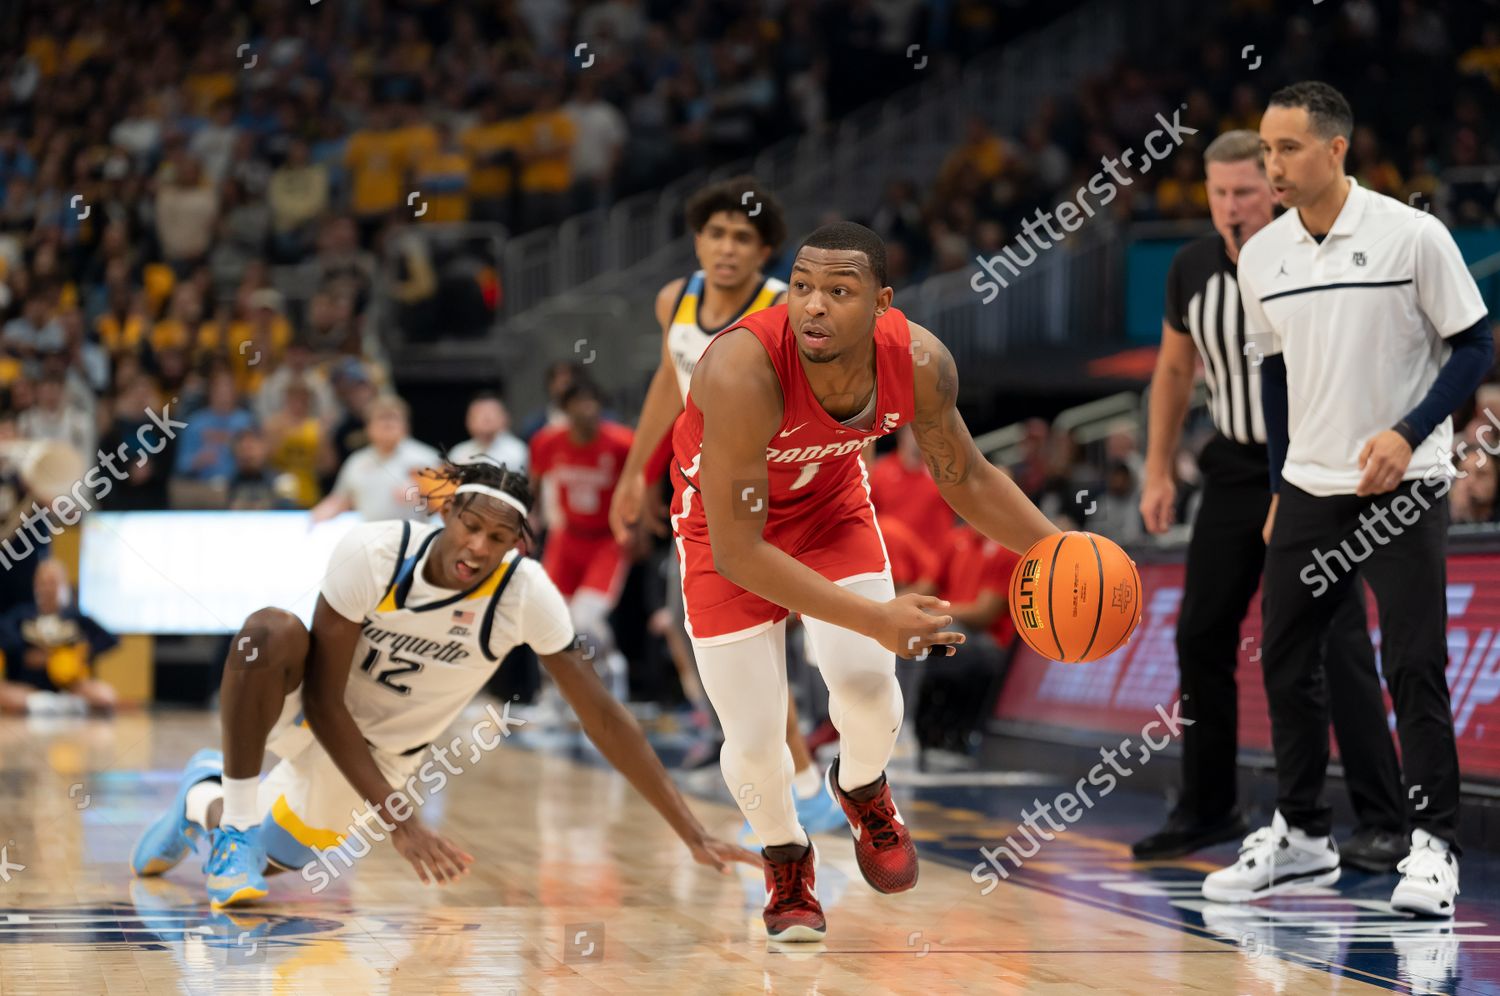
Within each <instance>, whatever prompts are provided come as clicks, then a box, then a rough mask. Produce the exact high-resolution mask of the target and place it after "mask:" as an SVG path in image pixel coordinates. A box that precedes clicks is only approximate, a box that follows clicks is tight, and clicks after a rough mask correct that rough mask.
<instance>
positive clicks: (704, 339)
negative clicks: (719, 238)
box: [667, 270, 786, 398]
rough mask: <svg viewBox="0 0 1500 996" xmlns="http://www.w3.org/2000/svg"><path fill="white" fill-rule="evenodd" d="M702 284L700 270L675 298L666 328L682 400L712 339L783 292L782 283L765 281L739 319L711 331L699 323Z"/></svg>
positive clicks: (738, 316) (784, 287) (668, 345)
mask: <svg viewBox="0 0 1500 996" xmlns="http://www.w3.org/2000/svg"><path fill="white" fill-rule="evenodd" d="M703 281H704V278H703V271H702V270H698V271H697V272H696V273H694V274H693V275H692V276H691V277H689V278H688V282H687V284H686V286H684V287H683V288H682V294H681V295H680V296H679V297H678V298H677V307H676V308H674V309H673V311H672V324H671V325H668V326H667V350H668V352H670V353H671V354H672V365H673V367H674V368H675V369H676V370H677V386H678V388H680V389H681V391H682V396H683V398H686V397H687V394H688V385H689V384H691V383H692V380H693V368H694V367H696V366H697V365H698V360H699V358H700V357H702V356H703V351H704V350H705V349H707V348H708V344H709V343H710V342H711V341H713V337H714V336H716V335H718V334H719V333H720V332H722V331H723V330H724V329H727V328H729V326H731V325H733V324H734V323H735V322H737V321H739V320H740V319H741V318H744V317H745V316H746V315H749V314H752V313H754V312H757V311H760V310H761V309H763V308H769V307H770V306H771V303H772V302H773V301H775V300H776V298H777V296H778V295H780V294H781V292H782V291H784V290H786V283H785V282H784V281H781V280H777V279H776V278H775V277H766V278H765V279H764V280H762V281H761V283H760V286H759V287H757V288H756V289H755V290H754V291H753V292H752V293H751V295H750V299H749V300H748V301H746V302H745V307H744V308H742V309H740V313H739V314H738V315H735V316H734V318H733V319H732V320H730V321H728V322H726V323H724V325H723V326H722V328H717V329H713V330H712V331H710V330H708V329H705V328H704V327H703V326H702V325H700V324H699V323H698V305H699V302H701V301H702V299H703Z"/></svg>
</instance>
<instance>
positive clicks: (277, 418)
mask: <svg viewBox="0 0 1500 996" xmlns="http://www.w3.org/2000/svg"><path fill="white" fill-rule="evenodd" d="M265 433H266V442H267V443H268V444H269V446H270V450H271V466H272V467H274V468H275V469H276V470H277V471H279V472H280V473H283V474H289V475H291V477H292V478H293V479H294V480H295V481H296V482H297V489H296V501H297V506H298V507H299V508H312V507H313V506H314V505H316V504H317V503H318V499H320V498H322V497H323V492H322V489H321V488H319V487H318V476H319V474H320V473H324V474H331V473H333V471H334V469H335V468H334V466H333V449H332V447H331V446H330V445H329V442H328V439H327V427H326V426H325V425H324V423H323V422H321V421H320V420H319V419H318V417H317V416H316V415H315V414H314V413H313V410H312V391H311V389H310V388H309V387H308V385H307V384H305V383H303V382H301V381H294V382H292V383H291V384H288V385H287V389H286V393H285V395H284V399H283V404H282V407H281V408H280V409H279V410H278V411H277V412H276V413H275V414H273V415H272V416H271V417H270V418H268V419H266V423H265Z"/></svg>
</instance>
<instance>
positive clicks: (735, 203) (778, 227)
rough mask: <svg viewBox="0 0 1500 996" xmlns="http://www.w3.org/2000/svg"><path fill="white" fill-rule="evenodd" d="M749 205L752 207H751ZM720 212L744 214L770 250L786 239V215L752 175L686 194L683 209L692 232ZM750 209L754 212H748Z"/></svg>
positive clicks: (770, 194)
mask: <svg viewBox="0 0 1500 996" xmlns="http://www.w3.org/2000/svg"><path fill="white" fill-rule="evenodd" d="M752 204H753V205H755V206H754V207H751V206H750V205H752ZM757 208H758V209H759V210H756V209H757ZM720 211H729V212H731V213H734V214H742V215H744V216H745V218H746V219H747V220H748V221H749V222H750V224H751V225H753V226H754V227H755V231H756V233H757V234H759V235H760V240H761V241H762V242H764V243H765V244H766V245H768V246H770V247H771V252H773V253H774V252H776V251H777V250H779V249H780V248H781V243H782V242H784V241H785V240H786V215H785V213H784V212H783V211H782V210H781V202H780V201H778V200H777V199H776V197H775V195H774V194H772V193H771V192H770V191H769V190H766V189H765V188H764V187H762V186H761V185H760V183H759V182H758V181H757V180H756V179H755V177H753V176H749V175H743V176H731V177H730V178H729V179H727V180H720V181H719V182H718V183H711V184H709V185H708V186H706V187H704V188H703V189H701V190H699V191H697V192H696V193H694V194H693V196H692V197H689V198H688V202H687V207H686V209H685V210H684V212H683V214H684V216H685V217H686V219H687V226H688V231H690V232H692V233H694V234H697V233H698V232H701V231H703V226H705V225H707V224H708V219H710V218H712V217H713V216H714V215H716V214H718V213H719V212H720ZM752 211H754V212H755V213H754V214H751V212H752Z"/></svg>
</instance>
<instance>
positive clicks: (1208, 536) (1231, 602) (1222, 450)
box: [1177, 435, 1406, 833]
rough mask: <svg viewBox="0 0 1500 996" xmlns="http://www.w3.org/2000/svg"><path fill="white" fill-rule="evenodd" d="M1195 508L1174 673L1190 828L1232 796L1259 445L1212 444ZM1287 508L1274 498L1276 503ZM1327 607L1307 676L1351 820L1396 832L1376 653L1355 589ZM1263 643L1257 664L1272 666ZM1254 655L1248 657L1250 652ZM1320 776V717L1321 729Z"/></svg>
mask: <svg viewBox="0 0 1500 996" xmlns="http://www.w3.org/2000/svg"><path fill="white" fill-rule="evenodd" d="M1199 466H1200V468H1201V469H1202V471H1203V479H1204V491H1203V501H1202V503H1201V505H1200V506H1199V509H1198V516H1197V518H1196V520H1195V521H1194V523H1193V535H1192V540H1191V541H1190V543H1189V545H1188V554H1187V576H1186V579H1185V581H1184V585H1183V597H1182V610H1181V613H1180V614H1179V616H1178V621H1177V666H1178V670H1179V672H1180V674H1181V683H1182V693H1181V694H1182V714H1183V715H1184V716H1185V717H1187V718H1189V719H1192V720H1194V724H1193V725H1192V726H1187V727H1184V728H1183V731H1182V740H1183V743H1182V783H1183V791H1182V800H1181V802H1180V803H1179V804H1178V811H1179V812H1180V813H1182V814H1184V815H1186V816H1189V817H1191V818H1193V820H1194V822H1197V823H1211V822H1214V821H1216V820H1218V819H1220V818H1222V817H1223V816H1225V815H1226V814H1227V813H1228V812H1229V811H1230V810H1231V809H1232V808H1233V807H1234V806H1235V804H1236V802H1237V801H1238V798H1239V794H1238V784H1237V774H1238V768H1237V767H1236V763H1235V761H1236V754H1237V749H1238V747H1239V734H1238V723H1239V690H1238V686H1237V684H1236V681H1235V671H1236V669H1237V667H1238V664H1239V654H1240V652H1241V651H1240V646H1239V643H1240V624H1241V623H1242V622H1243V621H1244V619H1245V614H1246V612H1248V611H1249V608H1250V599H1251V598H1252V597H1253V596H1254V595H1255V589H1256V588H1257V587H1258V586H1259V585H1260V581H1261V567H1262V564H1263V562H1264V560H1265V556H1266V549H1265V545H1264V544H1263V543H1262V541H1261V535H1260V534H1261V529H1262V527H1263V526H1264V525H1265V522H1266V512H1267V510H1268V509H1269V508H1270V504H1271V495H1270V491H1269V490H1268V483H1267V482H1268V479H1269V478H1268V472H1267V466H1266V450H1265V447H1264V446H1257V445H1247V444H1244V443H1237V442H1235V441H1234V440H1232V439H1229V438H1228V437H1226V436H1223V435H1215V436H1214V438H1213V439H1211V440H1210V441H1209V443H1208V445H1207V446H1205V447H1204V449H1203V453H1202V454H1201V455H1200V457H1199ZM1284 503H1285V500H1284V499H1283V504H1284ZM1327 605H1328V606H1329V607H1330V608H1332V609H1333V610H1334V611H1335V617H1334V622H1333V626H1332V627H1331V628H1330V629H1329V631H1328V633H1327V637H1328V639H1327V643H1326V646H1322V645H1321V643H1315V644H1314V646H1315V647H1321V650H1322V652H1321V653H1317V654H1314V655H1313V657H1312V661H1313V675H1314V677H1315V679H1316V680H1317V681H1318V682H1320V683H1321V682H1322V681H1323V680H1324V670H1325V669H1324V668H1321V667H1318V666H1317V665H1318V663H1319V661H1320V660H1321V661H1322V662H1323V663H1324V664H1325V665H1326V673H1327V682H1328V687H1329V688H1331V689H1333V691H1334V694H1333V696H1332V700H1333V701H1334V702H1335V703H1336V705H1335V707H1334V709H1333V727H1334V735H1335V736H1337V737H1338V743H1339V754H1340V756H1341V757H1342V758H1343V761H1344V773H1345V777H1346V779H1347V782H1348V785H1349V795H1350V798H1351V800H1352V801H1353V804H1354V812H1355V816H1356V818H1357V819H1358V821H1359V824H1360V826H1361V827H1374V828H1380V829H1384V830H1391V831H1394V832H1396V833H1401V832H1403V829H1404V827H1405V824H1406V819H1405V815H1404V807H1403V805H1402V802H1401V794H1400V793H1401V772H1400V768H1399V766H1398V765H1397V762H1396V751H1395V748H1394V746H1393V745H1392V743H1391V736H1390V732H1389V730H1388V729H1387V728H1386V720H1385V702H1384V700H1383V699H1382V698H1381V694H1380V678H1379V676H1378V675H1377V674H1376V671H1375V652H1374V650H1373V649H1372V648H1371V646H1370V636H1369V629H1368V623H1367V616H1366V614H1365V600H1364V594H1363V591H1362V589H1361V587H1360V586H1359V585H1356V584H1351V585H1348V586H1346V588H1345V589H1344V590H1343V593H1342V594H1341V596H1340V597H1339V598H1338V599H1337V600H1336V601H1335V600H1333V599H1331V598H1330V600H1329V601H1328V602H1327ZM1266 646H1267V645H1266V643H1265V640H1264V639H1262V641H1261V647H1262V648H1263V649H1262V654H1261V666H1262V667H1263V668H1264V667H1265V666H1266V662H1267V660H1268V659H1269V654H1268V653H1267V652H1266V650H1265V648H1266ZM1251 653H1252V656H1254V651H1252V652H1251ZM1321 729H1322V731H1323V732H1322V737H1323V748H1324V760H1323V763H1324V766H1325V767H1326V765H1327V753H1328V750H1327V748H1328V717H1327V716H1326V715H1325V717H1324V719H1323V723H1322V727H1321Z"/></svg>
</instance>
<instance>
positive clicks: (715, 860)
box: [691, 836, 761, 874]
mask: <svg viewBox="0 0 1500 996" xmlns="http://www.w3.org/2000/svg"><path fill="white" fill-rule="evenodd" d="M691 849H692V852H693V860H694V861H696V862H698V863H699V864H700V865H708V867H710V868H712V869H714V870H715V871H718V872H724V873H726V874H727V873H728V872H729V866H730V864H731V863H732V862H735V861H739V862H743V863H744V864H747V865H754V866H755V867H756V868H759V867H761V861H760V855H759V854H756V853H755V852H754V851H750V850H746V849H745V848H743V847H741V846H740V845H738V844H731V843H730V842H729V841H727V840H720V839H719V838H717V837H707V836H705V837H700V838H699V839H698V842H697V843H696V844H693V845H691Z"/></svg>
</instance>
